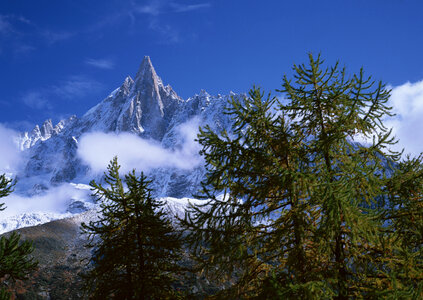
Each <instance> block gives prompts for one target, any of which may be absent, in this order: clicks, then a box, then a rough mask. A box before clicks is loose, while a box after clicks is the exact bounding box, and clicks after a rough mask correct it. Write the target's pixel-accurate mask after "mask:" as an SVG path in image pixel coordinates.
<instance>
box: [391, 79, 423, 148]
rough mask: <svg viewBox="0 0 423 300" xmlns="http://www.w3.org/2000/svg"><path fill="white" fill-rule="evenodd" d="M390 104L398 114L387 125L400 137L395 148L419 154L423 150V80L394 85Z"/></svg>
mask: <svg viewBox="0 0 423 300" xmlns="http://www.w3.org/2000/svg"><path fill="white" fill-rule="evenodd" d="M389 105H390V106H392V108H393V109H392V112H394V113H395V114H396V116H395V117H392V118H389V119H387V120H386V121H385V125H386V126H387V127H388V128H392V133H393V134H394V135H395V136H396V137H397V138H398V139H399V142H398V144H397V145H395V146H393V148H394V149H395V150H401V149H403V148H404V154H412V155H419V154H420V153H421V152H423V80H422V81H418V82H415V83H410V82H407V83H405V84H402V85H400V86H396V87H393V88H392V94H391V98H390V100H389Z"/></svg>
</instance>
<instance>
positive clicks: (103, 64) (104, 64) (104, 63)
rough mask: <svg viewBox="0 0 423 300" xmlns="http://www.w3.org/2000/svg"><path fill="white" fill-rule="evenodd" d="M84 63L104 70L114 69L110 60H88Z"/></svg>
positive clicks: (113, 64)
mask: <svg viewBox="0 0 423 300" xmlns="http://www.w3.org/2000/svg"><path fill="white" fill-rule="evenodd" d="M85 63H86V64H87V65H90V66H93V67H96V68H99V69H106V70H111V69H113V68H114V67H115V63H114V62H113V61H112V60H110V59H94V58H88V59H87V60H85Z"/></svg>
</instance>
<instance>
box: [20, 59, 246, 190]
mask: <svg viewBox="0 0 423 300" xmlns="http://www.w3.org/2000/svg"><path fill="white" fill-rule="evenodd" d="M231 96H236V95H234V94H231V95H228V96H220V95H218V96H214V97H213V96H210V95H209V94H207V93H206V92H205V91H201V93H200V94H199V95H195V96H194V97H192V98H189V99H187V100H183V99H181V98H180V97H179V96H178V95H177V93H176V92H175V91H173V89H172V88H171V87H170V85H166V86H165V85H164V84H163V81H162V80H161V78H160V77H159V76H158V75H157V73H156V71H155V69H154V67H153V65H152V63H151V60H150V58H149V57H148V56H146V57H145V58H144V59H143V61H142V63H141V66H140V67H139V70H138V72H137V74H136V76H135V79H132V78H131V77H129V76H128V77H127V78H126V79H125V80H124V82H123V83H122V85H121V86H120V87H119V88H117V89H116V90H114V91H113V92H112V93H111V94H110V95H109V96H108V97H106V98H105V99H104V100H103V101H101V102H100V103H99V104H97V105H96V106H94V107H93V108H91V109H90V110H89V111H87V112H86V113H85V114H84V115H83V116H82V117H80V118H78V117H76V116H73V117H71V118H69V119H68V120H63V121H60V122H59V123H58V124H57V125H55V126H53V124H52V122H51V120H47V121H46V122H45V123H44V124H43V125H42V126H41V127H39V126H38V125H37V126H36V127H35V128H34V130H33V131H32V132H25V133H23V134H21V137H20V141H19V143H20V147H21V149H22V150H23V151H24V152H26V153H27V157H28V161H27V164H26V167H25V170H24V172H23V174H18V176H19V177H20V179H21V180H23V181H25V180H26V181H27V182H28V184H26V185H25V189H26V190H28V189H33V190H34V186H35V185H36V186H37V187H38V188H39V187H40V186H41V187H44V188H48V187H49V186H51V185H59V184H62V183H64V182H82V183H87V177H86V176H87V174H89V171H90V169H89V166H88V165H86V164H84V162H83V161H81V159H80V158H79V157H78V155H77V151H78V142H79V140H80V138H81V137H82V136H83V135H84V134H86V133H91V132H103V133H116V134H119V133H132V134H134V135H137V136H139V137H142V138H144V139H148V140H153V141H155V142H157V143H158V144H160V145H161V146H162V147H163V148H165V149H169V150H175V149H180V148H181V147H182V143H183V140H184V138H185V137H184V136H182V133H181V131H180V126H181V125H182V124H184V123H186V122H188V121H190V120H192V119H194V118H195V120H196V124H197V125H198V126H205V125H209V126H210V127H211V128H212V129H215V130H224V129H226V130H228V131H230V118H229V116H228V115H226V114H224V109H225V106H226V103H227V100H228V98H229V97H231ZM236 97H239V96H236ZM193 138H194V136H193ZM204 172H205V171H204V168H203V167H202V166H199V167H197V168H194V169H192V170H181V169H178V168H175V167H171V166H170V167H163V166H161V167H160V168H156V169H154V170H151V171H150V172H149V175H150V177H151V178H152V179H153V180H154V181H155V190H156V193H157V195H158V196H174V197H183V196H191V195H192V194H193V193H195V192H197V191H198V189H199V187H200V182H201V180H202V179H203V176H204ZM84 181H85V182H84ZM29 182H30V184H29Z"/></svg>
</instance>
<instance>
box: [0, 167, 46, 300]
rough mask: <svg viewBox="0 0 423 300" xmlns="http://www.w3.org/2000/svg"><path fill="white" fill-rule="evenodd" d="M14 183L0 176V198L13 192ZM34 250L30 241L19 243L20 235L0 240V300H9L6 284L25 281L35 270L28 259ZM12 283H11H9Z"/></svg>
mask: <svg viewBox="0 0 423 300" xmlns="http://www.w3.org/2000/svg"><path fill="white" fill-rule="evenodd" d="M14 184H15V183H14V182H12V180H11V179H8V178H7V177H6V176H5V175H4V174H2V175H0V198H2V197H6V196H8V195H9V194H10V193H12V192H13V187H14ZM4 209H5V207H4V203H0V211H2V210H4ZM33 250H34V248H33V247H32V242H30V241H20V235H19V234H17V233H16V232H13V233H12V234H10V235H9V236H8V237H6V236H2V237H1V238H0V299H1V300H4V299H10V297H11V296H12V294H11V293H10V292H9V291H8V290H9V289H10V288H8V287H7V283H12V282H13V281H15V280H18V279H19V280H23V279H27V277H28V275H29V274H30V273H31V272H32V271H34V270H35V269H36V268H37V265H38V263H37V262H36V261H35V260H34V258H32V257H30V255H31V253H32V251H33ZM11 281H12V282H11Z"/></svg>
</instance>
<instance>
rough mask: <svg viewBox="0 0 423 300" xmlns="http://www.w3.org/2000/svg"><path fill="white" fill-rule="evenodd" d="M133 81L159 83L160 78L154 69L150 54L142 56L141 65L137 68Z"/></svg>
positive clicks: (160, 81)
mask: <svg viewBox="0 0 423 300" xmlns="http://www.w3.org/2000/svg"><path fill="white" fill-rule="evenodd" d="M135 82H149V83H152V84H154V83H157V84H158V83H160V84H162V80H161V79H160V78H159V76H157V73H156V70H155V69H154V67H153V64H152V63H151V59H150V56H144V59H143V60H142V62H141V65H140V67H139V69H138V72H137V75H136V76H135Z"/></svg>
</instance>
